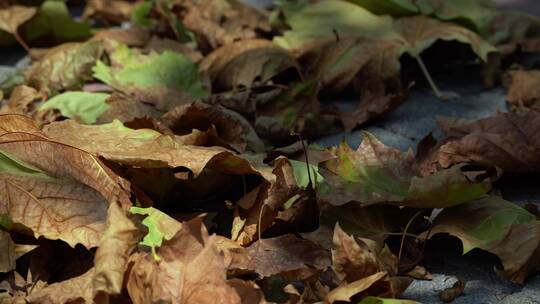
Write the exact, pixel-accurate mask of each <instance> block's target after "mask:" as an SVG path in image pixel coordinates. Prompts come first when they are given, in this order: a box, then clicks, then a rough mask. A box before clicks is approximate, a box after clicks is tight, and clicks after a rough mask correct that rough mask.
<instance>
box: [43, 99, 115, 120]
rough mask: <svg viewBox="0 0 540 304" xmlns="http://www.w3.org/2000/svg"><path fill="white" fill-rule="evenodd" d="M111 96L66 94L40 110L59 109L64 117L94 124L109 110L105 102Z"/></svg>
mask: <svg viewBox="0 0 540 304" xmlns="http://www.w3.org/2000/svg"><path fill="white" fill-rule="evenodd" d="M109 96H110V95H109V94H105V93H89V92H65V93H62V94H59V95H56V96H54V97H53V98H51V99H49V100H47V102H45V103H44V104H42V105H41V107H40V108H39V109H40V110H44V109H58V110H60V113H62V116H65V117H68V118H73V119H75V120H78V121H81V122H83V123H85V124H93V123H95V122H96V120H97V119H98V118H99V117H100V116H101V114H103V113H105V112H106V111H107V110H108V109H109V105H108V104H107V103H106V102H105V100H107V99H108V98H109Z"/></svg>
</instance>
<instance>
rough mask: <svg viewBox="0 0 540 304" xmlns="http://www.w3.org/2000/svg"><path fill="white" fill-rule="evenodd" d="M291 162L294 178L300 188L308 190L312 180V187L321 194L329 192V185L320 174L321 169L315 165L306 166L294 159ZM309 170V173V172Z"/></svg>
mask: <svg viewBox="0 0 540 304" xmlns="http://www.w3.org/2000/svg"><path fill="white" fill-rule="evenodd" d="M289 162H290V163H291V166H292V168H293V170H294V178H295V179H296V183H297V184H298V186H300V187H302V188H304V189H305V188H306V187H307V186H308V185H309V182H310V178H311V182H312V183H313V184H312V185H311V187H313V188H315V189H317V192H318V193H320V194H323V193H326V192H328V191H329V189H328V184H327V183H326V182H325V181H324V177H323V176H322V175H321V174H320V173H319V167H318V166H315V165H313V164H306V163H305V162H300V161H297V160H294V159H290V160H289ZM308 170H309V171H308Z"/></svg>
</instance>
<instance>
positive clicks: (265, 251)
mask: <svg viewBox="0 0 540 304" xmlns="http://www.w3.org/2000/svg"><path fill="white" fill-rule="evenodd" d="M247 256H248V260H247V261H245V262H243V263H241V264H236V265H232V266H231V267H233V268H238V269H245V270H251V271H254V272H256V273H258V274H259V275H261V276H262V277H270V276H273V275H281V276H283V277H285V278H287V279H289V280H291V281H298V280H304V279H308V278H310V277H312V276H314V275H316V274H319V273H321V272H323V271H324V270H326V269H327V268H328V267H329V266H330V255H329V253H328V252H327V251H326V250H324V249H322V248H320V247H319V246H317V245H315V244H314V243H312V242H310V241H307V240H303V239H300V238H298V237H296V236H294V235H292V234H287V235H283V236H279V237H275V238H270V239H262V240H258V241H257V242H255V243H253V244H252V245H250V246H249V247H248V248H247Z"/></svg>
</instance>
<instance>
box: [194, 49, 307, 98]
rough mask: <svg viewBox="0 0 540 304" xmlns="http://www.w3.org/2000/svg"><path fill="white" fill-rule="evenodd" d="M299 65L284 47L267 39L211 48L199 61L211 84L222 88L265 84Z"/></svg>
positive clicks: (298, 69) (297, 70)
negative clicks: (210, 51)
mask: <svg viewBox="0 0 540 304" xmlns="http://www.w3.org/2000/svg"><path fill="white" fill-rule="evenodd" d="M288 69H293V70H296V73H297V74H300V67H299V65H298V63H297V62H296V59H295V58H294V57H293V56H292V54H291V53H289V52H288V51H287V50H285V49H283V48H281V47H279V46H277V45H276V44H274V43H272V42H271V41H268V40H262V39H250V40H241V41H238V42H234V43H231V44H227V45H225V46H222V47H220V48H219V49H217V50H215V51H213V52H212V53H210V54H209V55H208V56H206V57H205V58H204V59H203V61H202V62H201V70H202V71H203V72H205V73H206V74H208V76H209V77H210V79H211V80H212V82H213V85H214V87H217V88H219V89H221V90H228V89H237V88H239V87H248V88H250V87H252V86H253V85H254V83H255V81H256V80H257V82H258V83H257V84H258V85H263V84H266V83H267V82H268V81H270V80H271V79H272V78H273V77H275V76H276V75H278V74H280V73H282V72H284V71H285V70H288Z"/></svg>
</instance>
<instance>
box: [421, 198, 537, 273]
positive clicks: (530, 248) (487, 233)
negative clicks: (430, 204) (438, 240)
mask: <svg viewBox="0 0 540 304" xmlns="http://www.w3.org/2000/svg"><path fill="white" fill-rule="evenodd" d="M434 225H435V226H434V227H433V230H432V232H431V235H434V234H437V233H449V234H451V235H453V236H456V237H458V238H459V239H460V240H461V241H462V243H463V253H467V252H469V251H470V250H472V249H474V248H480V249H482V250H486V251H489V252H491V253H493V254H495V255H497V256H498V257H499V258H500V259H501V262H502V265H503V268H504V269H503V270H501V272H500V273H501V275H503V276H505V277H507V278H510V279H511V280H512V281H514V282H516V283H523V281H524V280H525V278H526V277H527V276H528V275H529V274H531V273H533V272H534V271H537V270H538V266H539V265H538V264H537V263H536V262H535V259H537V258H538V256H537V252H536V251H538V250H537V248H538V246H539V244H540V222H538V221H537V220H536V217H535V216H534V215H533V214H531V213H529V212H528V211H526V210H525V209H522V208H521V207H519V206H516V205H514V204H513V203H510V202H507V201H505V200H503V199H501V198H498V197H495V196H488V197H485V198H482V199H479V200H476V201H472V202H468V203H466V204H462V205H459V206H455V207H452V208H447V209H444V210H443V211H442V212H441V213H440V214H439V215H438V216H437V218H436V219H435V222H434Z"/></svg>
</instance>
